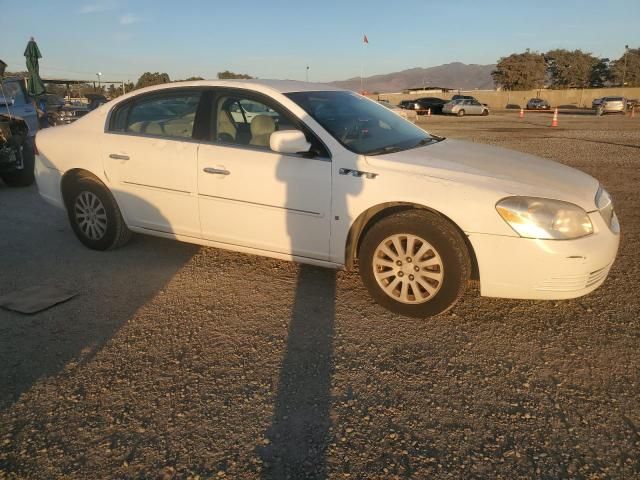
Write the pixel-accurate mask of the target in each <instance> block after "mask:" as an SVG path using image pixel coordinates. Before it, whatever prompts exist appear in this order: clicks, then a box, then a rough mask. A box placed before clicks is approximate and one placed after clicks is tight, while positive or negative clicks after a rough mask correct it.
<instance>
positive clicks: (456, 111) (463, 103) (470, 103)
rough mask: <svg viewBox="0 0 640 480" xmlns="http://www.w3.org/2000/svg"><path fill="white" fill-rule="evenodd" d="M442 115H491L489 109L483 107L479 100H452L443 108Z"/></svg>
mask: <svg viewBox="0 0 640 480" xmlns="http://www.w3.org/2000/svg"><path fill="white" fill-rule="evenodd" d="M442 113H446V114H449V115H457V116H459V117H463V116H465V115H489V107H487V106H485V105H482V104H481V103H480V102H479V101H477V100H461V99H460V100H452V101H450V102H447V103H445V104H444V106H443V107H442Z"/></svg>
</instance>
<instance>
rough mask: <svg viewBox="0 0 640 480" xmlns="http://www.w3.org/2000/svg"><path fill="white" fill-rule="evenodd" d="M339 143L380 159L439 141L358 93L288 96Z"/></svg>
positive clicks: (309, 93)
mask: <svg viewBox="0 0 640 480" xmlns="http://www.w3.org/2000/svg"><path fill="white" fill-rule="evenodd" d="M286 95H287V97H289V98H290V99H291V100H293V101H294V102H296V103H297V104H298V105H299V106H300V107H301V108H302V109H303V110H304V111H305V112H307V113H308V114H309V115H311V117H313V119H314V120H316V121H317V122H318V123H319V124H320V125H322V126H323V127H324V128H325V129H326V130H327V131H328V132H329V133H330V134H331V136H333V137H334V138H335V139H336V140H338V141H339V142H340V143H341V144H342V145H344V146H345V147H346V148H348V149H349V150H351V151H352V152H355V153H360V154H364V155H379V154H383V153H391V152H398V151H401V150H408V149H410V148H415V147H419V146H422V145H426V144H427V143H430V142H431V141H436V139H435V138H433V137H431V136H430V135H428V134H427V132H425V131H424V130H422V129H421V128H418V127H416V126H414V125H413V124H412V123H410V122H407V121H406V120H404V119H403V118H401V117H400V116H399V115H396V114H395V113H393V112H392V111H390V110H389V108H385V107H386V105H385V106H382V105H380V104H379V103H377V102H373V101H371V100H369V99H367V98H365V97H363V96H361V95H358V94H357V93H353V92H341V91H336V92H332V91H320V92H295V93H288V94H286Z"/></svg>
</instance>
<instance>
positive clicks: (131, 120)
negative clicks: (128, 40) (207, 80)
mask: <svg viewBox="0 0 640 480" xmlns="http://www.w3.org/2000/svg"><path fill="white" fill-rule="evenodd" d="M200 94H201V92H200V91H197V90H176V89H172V90H169V91H165V92H160V93H157V92H154V93H151V94H149V95H145V96H143V97H141V98H139V99H136V100H135V103H125V104H123V105H122V106H119V107H118V109H116V110H115V111H114V112H113V113H112V117H111V121H110V125H109V133H112V135H108V136H107V142H106V143H105V146H104V157H105V159H104V165H105V173H106V175H107V177H108V179H109V181H110V183H111V184H112V192H113V194H114V196H115V197H116V200H117V201H118V204H119V205H120V208H121V210H122V211H123V214H124V216H125V218H126V220H127V223H128V224H129V225H131V226H136V227H140V228H145V229H149V230H155V231H160V232H166V233H175V234H179V235H186V236H192V237H199V236H200V220H199V213H198V199H197V177H196V168H197V152H198V144H197V143H195V142H193V141H192V133H193V125H194V120H195V115H196V110H197V107H198V102H199V99H200Z"/></svg>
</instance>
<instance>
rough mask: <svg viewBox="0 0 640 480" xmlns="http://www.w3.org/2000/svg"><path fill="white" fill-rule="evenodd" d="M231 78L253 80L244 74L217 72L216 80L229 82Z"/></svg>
mask: <svg viewBox="0 0 640 480" xmlns="http://www.w3.org/2000/svg"><path fill="white" fill-rule="evenodd" d="M231 78H253V77H252V76H251V75H247V74H246V73H233V72H230V71H229V70H225V71H224V72H218V79H220V80H229V79H231Z"/></svg>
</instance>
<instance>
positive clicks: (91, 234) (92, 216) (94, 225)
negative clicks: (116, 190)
mask: <svg viewBox="0 0 640 480" xmlns="http://www.w3.org/2000/svg"><path fill="white" fill-rule="evenodd" d="M65 200H66V206H67V214H68V216H69V222H70V223H71V228H73V231H74V233H75V234H76V236H77V237H78V239H79V240H80V241H81V242H82V243H83V244H84V245H85V246H87V247H89V248H91V249H93V250H111V249H114V248H118V247H120V246H122V245H124V244H125V243H127V242H128V241H129V239H130V238H131V231H130V230H129V229H128V228H127V225H126V224H125V223H124V220H123V218H122V214H121V213H120V209H119V208H118V204H117V203H116V200H115V198H113V195H112V194H111V192H110V191H109V190H108V189H107V188H106V187H105V186H104V185H103V184H102V183H101V182H100V181H99V180H97V179H95V178H92V177H81V178H79V179H77V180H74V181H73V184H72V185H71V186H70V188H69V190H68V192H67V193H66V195H65Z"/></svg>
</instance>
